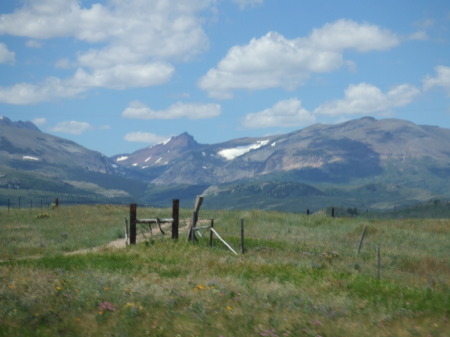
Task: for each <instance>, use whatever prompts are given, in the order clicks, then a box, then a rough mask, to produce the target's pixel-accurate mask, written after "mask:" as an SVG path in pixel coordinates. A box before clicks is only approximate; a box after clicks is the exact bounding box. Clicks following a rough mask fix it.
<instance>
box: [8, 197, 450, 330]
mask: <svg viewBox="0 0 450 337" xmlns="http://www.w3.org/2000/svg"><path fill="white" fill-rule="evenodd" d="M128 215H129V209H128V207H126V206H115V205H92V206H64V205H63V206H62V207H59V208H55V209H49V208H45V209H32V210H31V209H22V210H19V209H10V210H9V212H8V210H7V209H6V208H0V243H1V244H0V260H1V262H0V336H171V337H194V336H208V337H210V336H211V337H221V336H222V337H242V336H272V337H273V336H279V337H281V336H314V337H319V336H321V337H331V336H334V337H336V336H345V337H352V336H355V337H356V336H399V337H401V336H424V337H428V336H432V337H438V336H441V337H444V336H449V331H450V322H449V318H450V317H449V316H450V255H449V252H450V219H406V218H404V219H392V220H391V219H386V218H383V219H381V218H380V219H377V218H370V219H365V218H363V217H354V218H340V217H336V218H332V217H330V216H329V215H327V214H325V213H323V214H321V213H316V214H312V215H310V216H306V215H304V214H295V213H281V212H268V211H260V210H251V211H216V210H214V211H213V210H202V211H201V212H200V219H211V218H214V228H215V229H216V230H217V232H218V233H219V234H220V235H221V236H222V237H223V238H224V239H225V240H226V241H227V242H228V243H229V244H230V245H231V246H232V247H234V249H235V250H236V251H237V252H238V253H239V255H238V256H236V255H234V254H233V253H232V252H231V251H230V250H228V249H227V248H226V247H225V245H224V244H223V243H221V242H220V241H219V240H218V239H217V237H216V238H214V241H213V245H212V247H210V246H209V230H208V229H206V230H204V232H203V236H204V238H203V239H202V238H200V237H199V242H197V243H192V242H186V233H185V231H183V229H184V228H186V226H187V224H188V222H189V219H190V217H191V210H188V209H182V210H181V213H180V219H181V220H180V226H181V227H180V237H179V240H178V241H173V240H172V239H171V238H170V230H166V234H167V235H165V236H162V235H160V234H159V230H157V228H156V229H155V228H154V229H153V236H150V235H149V233H148V232H145V231H144V228H142V227H140V226H138V234H140V233H144V234H145V237H144V238H143V239H141V240H140V241H139V242H138V244H137V245H133V246H127V247H126V248H121V249H119V248H107V247H103V248H102V247H101V246H102V245H105V244H107V243H109V242H111V241H114V240H117V239H121V240H125V239H124V221H125V220H124V219H125V218H128ZM170 216H171V209H156V208H138V217H141V218H144V217H153V218H154V217H161V218H164V217H170ZM241 219H243V221H244V226H245V248H246V253H245V254H242V253H241V250H240V223H241ZM364 225H366V235H365V237H364V240H363V242H362V246H361V250H360V252H359V254H358V253H357V249H358V245H359V242H360V238H361V234H362V231H363V227H364ZM99 246H100V247H101V248H97V249H95V250H92V251H86V250H85V249H86V248H93V247H99ZM79 250H83V251H82V252H79V253H74V254H68V253H71V252H76V251H79ZM378 252H379V255H378Z"/></svg>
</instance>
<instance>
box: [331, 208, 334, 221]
mask: <svg viewBox="0 0 450 337" xmlns="http://www.w3.org/2000/svg"><path fill="white" fill-rule="evenodd" d="M331 217H332V218H334V207H331Z"/></svg>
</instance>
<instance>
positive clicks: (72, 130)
mask: <svg viewBox="0 0 450 337" xmlns="http://www.w3.org/2000/svg"><path fill="white" fill-rule="evenodd" d="M91 129H92V125H91V124H89V123H87V122H78V121H64V122H59V123H57V124H56V125H55V126H54V127H53V128H52V129H51V131H53V132H61V133H69V134H72V135H81V134H82V133H85V132H86V131H88V130H91Z"/></svg>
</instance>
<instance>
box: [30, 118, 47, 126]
mask: <svg viewBox="0 0 450 337" xmlns="http://www.w3.org/2000/svg"><path fill="white" fill-rule="evenodd" d="M32 122H33V124H34V125H36V126H42V125H45V124H47V118H44V117H38V118H35V119H33V120H32Z"/></svg>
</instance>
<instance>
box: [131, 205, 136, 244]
mask: <svg viewBox="0 0 450 337" xmlns="http://www.w3.org/2000/svg"><path fill="white" fill-rule="evenodd" d="M136 208H137V205H136V204H130V245H135V244H136Z"/></svg>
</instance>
